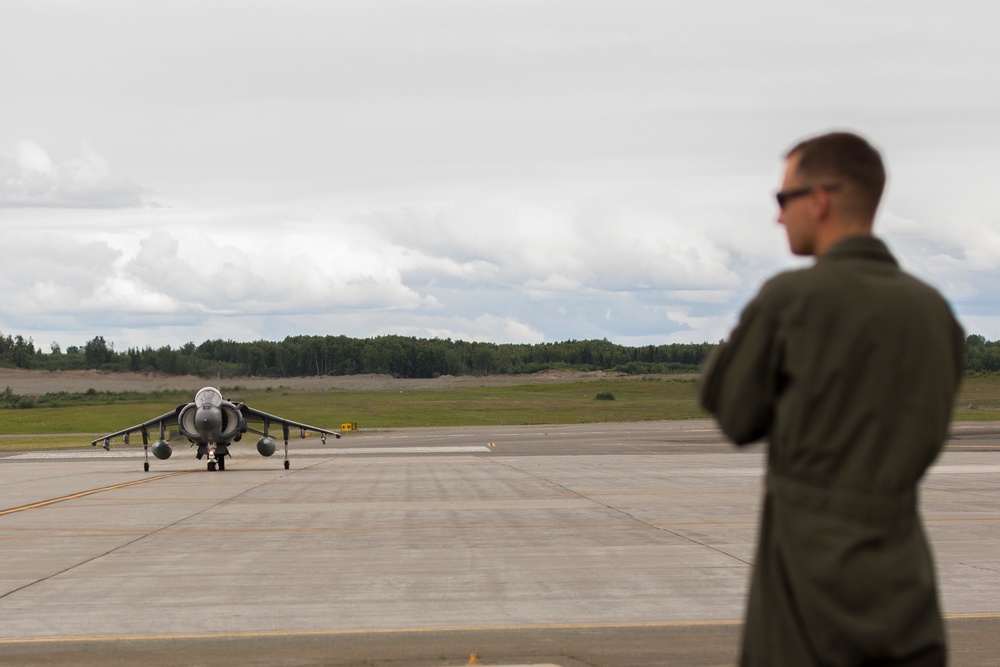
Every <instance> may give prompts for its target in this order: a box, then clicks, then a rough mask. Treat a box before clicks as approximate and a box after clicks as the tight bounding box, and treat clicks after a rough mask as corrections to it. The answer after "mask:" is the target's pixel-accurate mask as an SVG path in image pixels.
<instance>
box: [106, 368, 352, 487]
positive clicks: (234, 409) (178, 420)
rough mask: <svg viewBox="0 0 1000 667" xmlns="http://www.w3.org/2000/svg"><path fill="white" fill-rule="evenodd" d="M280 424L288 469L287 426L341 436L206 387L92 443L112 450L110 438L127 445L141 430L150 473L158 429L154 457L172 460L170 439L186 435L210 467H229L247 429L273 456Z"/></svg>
mask: <svg viewBox="0 0 1000 667" xmlns="http://www.w3.org/2000/svg"><path fill="white" fill-rule="evenodd" d="M248 422H254V423H258V422H259V423H261V424H263V427H262V428H261V429H260V430H258V429H255V428H250V427H249V426H248V425H247V423H248ZM277 425H280V426H281V430H282V434H283V435H284V438H285V469H286V470H287V469H288V429H289V428H297V429H299V431H300V432H301V435H302V437H303V438H304V437H306V431H307V430H309V431H317V432H318V433H319V434H320V438H321V439H322V441H323V444H324V445H325V444H326V436H328V435H332V436H334V437H335V438H339V437H340V434H339V433H337V432H335V431H328V430H327V429H324V428H317V427H315V426H309V425H308V424H300V423H299V422H296V421H291V420H290V419H284V418H282V417H275V416H274V415H269V414H267V413H266V412H261V411H260V410H254V409H253V408H251V407H249V406H247V405H244V404H243V403H232V402H230V401H227V400H225V399H224V398H222V393H221V392H220V391H219V390H218V389H216V388H215V387H205V388H204V389H200V390H199V391H198V393H197V394H195V397H194V402H193V403H185V404H184V405H179V406H177V409H176V410H173V411H171V412H168V413H166V414H163V415H160V416H159V417H154V418H153V419H150V420H149V421H147V422H143V423H142V424H136V425H135V426H130V427H129V428H126V429H123V430H121V431H115V432H114V433H109V434H107V435H105V436H102V437H100V438H97V439H96V440H94V441H93V442H91V443H90V444H91V445H97V443H98V442H101V441H102V440H103V441H104V449H107V450H110V449H111V439H112V438H116V437H118V436H120V435H123V436H125V437H124V440H125V444H128V441H129V434H131V433H135V432H136V431H138V432H139V433H141V434H142V447H143V450H144V451H145V455H146V460H145V463H143V469H144V470H145V471H146V472H149V432H150V429H159V438H158V439H157V440H156V442H154V443H153V456H155V457H156V458H158V459H161V460H164V459H169V458H170V455H171V454H173V449H172V448H171V447H170V443H169V440H173V439H176V438H187V439H188V441H189V442H190V443H191V446H192V447H193V446H194V445H197V446H198V460H201V458H202V457H207V458H208V469H209V470H210V471H212V470H215V469H216V467H218V469H219V470H225V469H226V456H229V445H230V444H232V443H234V442H239V441H240V439H241V438H242V437H243V434H244V433H246V432H247V431H250V432H251V433H256V434H257V435H260V436H261V438H260V440H258V441H257V451H258V452H260V455H261V456H271V455H272V454H274V450H275V447H276V445H275V442H274V440H273V439H272V438H271V436H270V435H268V431H269V429H270V428H271V426H277ZM168 426H176V427H177V430H178V433H177V434H175V435H174V436H173V437H171V438H167V427H168Z"/></svg>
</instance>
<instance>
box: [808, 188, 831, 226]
mask: <svg viewBox="0 0 1000 667" xmlns="http://www.w3.org/2000/svg"><path fill="white" fill-rule="evenodd" d="M809 206H810V213H812V215H813V218H814V219H816V220H824V221H825V220H827V219H829V218H830V214H831V213H832V212H833V198H832V197H831V196H830V191H829V190H827V189H826V188H816V189H815V190H813V191H812V195H811V196H810V197H809Z"/></svg>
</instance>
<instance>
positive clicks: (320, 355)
mask: <svg viewBox="0 0 1000 667" xmlns="http://www.w3.org/2000/svg"><path fill="white" fill-rule="evenodd" d="M965 345H966V367H965V368H966V371H968V372H973V373H991V372H1000V341H987V340H986V339H985V338H983V337H982V336H969V337H968V338H967V339H966V343H965ZM51 348H52V350H53V353H52V354H42V353H41V352H39V351H37V350H36V349H35V344H34V342H33V341H32V340H31V339H30V338H29V339H27V340H25V339H24V338H23V337H22V336H9V335H8V336H4V335H2V334H0V366H12V367H15V368H27V369H42V370H75V369H99V370H106V371H132V372H139V373H164V374H167V375H199V376H202V377H239V376H266V377H302V376H325V375H355V374H368V373H371V374H388V375H392V376H394V377H399V378H435V377H439V376H441V375H513V374H529V373H537V372H539V371H544V370H550V369H570V370H578V371H592V370H609V371H616V372H619V373H626V374H629V375H645V374H667V373H693V372H697V371H698V370H699V369H700V368H701V365H702V364H703V363H704V361H705V359H706V358H707V357H708V355H709V353H710V352H711V351H712V350H713V349H714V348H715V345H714V344H711V343H675V344H671V345H645V346H640V347H626V346H623V345H616V344H614V343H611V342H609V341H607V340H569V341H564V342H560V343H541V344H537V345H528V344H504V345H498V344H496V343H478V342H467V341H461V340H457V341H452V340H450V339H444V340H442V339H440V338H433V339H421V338H413V337H407V336H378V337H375V338H348V337H346V336H291V337H288V338H286V339H284V340H283V341H281V342H272V341H265V340H259V341H254V342H236V341H232V340H227V341H223V340H210V341H205V342H204V343H202V344H201V345H195V344H194V343H186V344H184V345H183V346H181V347H180V348H179V349H176V350H175V349H172V348H171V347H170V346H169V345H166V346H163V347H160V348H158V349H155V350H154V349H153V348H151V347H145V348H142V349H140V348H129V349H127V350H124V351H116V350H115V347H114V343H113V342H108V341H106V340H105V339H104V337H103V336H96V337H94V338H93V339H92V340H90V341H87V343H86V344H85V345H83V347H82V348H81V347H78V346H73V345H71V346H68V347H67V348H66V351H65V352H64V353H63V352H61V351H60V352H59V353H56V352H55V351H56V350H57V349H59V350H61V347H60V346H59V344H58V343H56V342H53V343H52V345H51Z"/></svg>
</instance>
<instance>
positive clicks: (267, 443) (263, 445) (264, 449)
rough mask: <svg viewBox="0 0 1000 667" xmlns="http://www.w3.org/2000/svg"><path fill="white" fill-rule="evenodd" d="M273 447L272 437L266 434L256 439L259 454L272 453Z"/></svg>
mask: <svg viewBox="0 0 1000 667" xmlns="http://www.w3.org/2000/svg"><path fill="white" fill-rule="evenodd" d="M275 449H276V445H275V443H274V439H272V438H270V437H268V436H266V435H265V436H264V437H263V438H261V439H260V440H258V441H257V452H258V453H259V454H260V455H261V456H271V455H272V454H274V450H275Z"/></svg>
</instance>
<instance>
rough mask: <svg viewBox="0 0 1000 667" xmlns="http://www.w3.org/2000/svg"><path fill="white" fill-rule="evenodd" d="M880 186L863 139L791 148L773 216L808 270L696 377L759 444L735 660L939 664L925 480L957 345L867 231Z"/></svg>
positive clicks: (950, 320) (944, 418)
mask: <svg viewBox="0 0 1000 667" xmlns="http://www.w3.org/2000/svg"><path fill="white" fill-rule="evenodd" d="M884 185H885V170H884V167H883V165H882V159H881V157H880V156H879V153H878V152H877V151H876V150H875V149H874V148H873V147H872V146H871V145H870V144H869V143H868V142H867V141H865V140H864V139H862V138H861V137H859V136H857V135H854V134H850V133H845V132H837V133H831V134H826V135H822V136H819V137H815V138H812V139H808V140H806V141H803V142H802V143H800V144H798V145H797V146H795V147H794V148H792V150H791V151H789V152H788V154H787V155H786V169H785V174H784V180H783V182H782V185H781V191H780V192H778V194H777V199H778V205H779V208H780V209H781V212H780V215H779V216H778V221H779V222H780V223H781V224H783V225H784V226H785V231H786V233H787V235H788V244H789V246H790V248H791V251H792V252H793V253H794V254H796V255H810V256H813V257H815V258H816V261H815V263H814V264H813V265H812V266H811V267H809V268H805V269H801V270H795V271H788V272H785V273H782V274H779V275H777V276H776V277H774V278H772V279H771V280H769V281H768V282H767V283H765V284H764V286H763V287H762V288H761V290H760V292H759V293H758V294H757V296H755V297H754V299H753V300H752V301H751V302H750V303H749V304H748V305H747V306H746V308H745V309H744V311H743V313H742V314H741V316H740V320H739V323H738V324H737V326H736V328H735V329H734V330H733V332H732V334H731V335H730V337H729V340H728V341H727V342H725V343H723V344H721V345H720V346H719V348H718V349H717V350H716V352H715V353H714V354H713V356H712V357H711V358H710V359H709V360H708V362H707V363H706V366H705V369H704V371H703V373H702V379H701V382H700V386H699V392H700V399H701V403H702V405H703V406H704V407H705V408H706V409H708V410H709V411H710V412H712V413H713V414H714V415H715V417H716V418H717V420H718V422H719V425H720V426H721V428H722V430H723V431H724V432H725V433H726V435H727V436H728V437H729V438H731V439H732V440H733V441H734V442H735V443H736V444H740V445H742V444H747V443H751V442H754V441H757V440H761V439H767V441H768V443H769V444H768V450H767V477H766V491H765V496H764V503H763V509H762V516H761V523H760V535H759V544H758V550H757V556H756V562H755V566H754V571H753V577H752V581H751V587H750V595H749V600H748V602H747V612H746V613H747V616H746V625H745V628H744V635H743V646H742V657H741V664H743V665H768V666H770V667H778V666H781V665H789V666H794V667H802V666H804V665H831V666H833V665H909V666H917V665H920V666H923V665H944V664H945V663H946V656H947V654H946V647H945V637H944V629H943V623H942V619H941V612H940V608H939V606H938V596H937V588H936V584H935V574H934V564H933V561H932V559H931V554H930V549H929V545H928V543H927V539H926V537H925V535H924V530H923V526H922V522H921V519H920V516H919V514H918V509H917V505H918V503H917V486H918V484H919V482H920V478H921V476H922V475H923V474H924V472H925V471H926V470H927V468H928V466H930V464H931V463H932V462H933V461H934V459H935V458H936V457H937V455H938V453H939V452H940V451H941V448H942V446H943V444H944V441H945V438H946V436H947V432H948V425H949V422H950V418H951V412H952V406H953V402H954V398H955V392H956V390H957V387H958V383H959V378H960V376H961V373H962V368H963V353H964V337H963V333H962V330H961V328H960V326H959V325H958V323H957V322H956V321H955V318H954V316H953V315H952V312H951V309H950V308H949V306H948V304H947V303H946V302H945V300H944V299H943V298H942V297H941V295H940V294H938V292H937V291H935V290H934V289H933V288H931V287H929V286H928V285H926V284H924V283H922V282H920V281H919V280H917V279H916V278H913V277H912V276H910V275H908V274H906V273H904V272H903V271H901V270H900V268H899V266H898V264H897V263H896V260H895V259H894V258H893V256H892V255H891V254H890V253H889V250H888V249H887V248H886V246H885V244H884V243H883V242H882V241H880V240H879V239H877V238H875V237H874V236H872V224H873V221H874V218H875V211H876V208H877V207H878V203H879V200H880V199H881V195H882V190H883V188H884Z"/></svg>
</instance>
